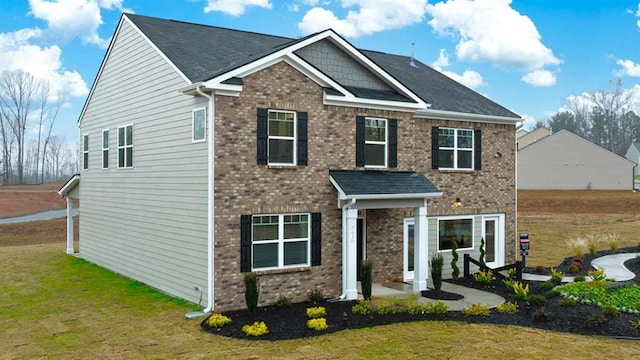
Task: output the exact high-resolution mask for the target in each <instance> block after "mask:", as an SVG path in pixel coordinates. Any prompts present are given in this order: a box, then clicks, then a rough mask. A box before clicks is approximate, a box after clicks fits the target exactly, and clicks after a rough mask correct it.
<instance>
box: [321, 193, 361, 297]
mask: <svg viewBox="0 0 640 360" xmlns="http://www.w3.org/2000/svg"><path fill="white" fill-rule="evenodd" d="M355 203H356V199H351V201H349V202H348V203H346V204H344V205H343V206H342V224H343V226H345V225H344V224H345V218H346V216H345V214H346V213H345V211H347V209H348V208H350V207H351V206H353V205H354V204H355ZM344 235H345V234H344V231H343V233H342V267H343V269H344V267H345V266H346V265H345V264H346V263H347V241H346V239H345V238H344ZM346 282H347V273H346V272H345V271H344V270H342V294H341V295H340V296H339V297H337V298H335V299H329V300H327V301H329V302H335V301H342V300H344V299H346V297H347V294H346V293H345V292H344V291H345V287H344V284H345V283H346Z"/></svg>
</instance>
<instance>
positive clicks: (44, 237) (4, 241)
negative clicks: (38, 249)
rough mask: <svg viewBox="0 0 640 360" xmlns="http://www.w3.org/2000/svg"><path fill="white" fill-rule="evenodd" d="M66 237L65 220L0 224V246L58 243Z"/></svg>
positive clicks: (76, 222)
mask: <svg viewBox="0 0 640 360" xmlns="http://www.w3.org/2000/svg"><path fill="white" fill-rule="evenodd" d="M73 221H74V230H75V239H78V228H79V227H78V218H77V217H75V218H74V219H73ZM66 238H67V220H66V219H65V218H62V219H53V220H46V221H30V222H26V223H16V224H3V225H0V246H15V245H37V244H53V243H57V244H60V246H61V248H62V247H63V246H64V244H65V242H66Z"/></svg>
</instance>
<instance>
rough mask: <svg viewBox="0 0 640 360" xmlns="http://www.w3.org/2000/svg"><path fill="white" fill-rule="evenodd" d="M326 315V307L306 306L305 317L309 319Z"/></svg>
mask: <svg viewBox="0 0 640 360" xmlns="http://www.w3.org/2000/svg"><path fill="white" fill-rule="evenodd" d="M326 316H327V309H325V308H324V307H322V306H318V307H311V308H307V317H308V318H309V319H318V318H323V317H326Z"/></svg>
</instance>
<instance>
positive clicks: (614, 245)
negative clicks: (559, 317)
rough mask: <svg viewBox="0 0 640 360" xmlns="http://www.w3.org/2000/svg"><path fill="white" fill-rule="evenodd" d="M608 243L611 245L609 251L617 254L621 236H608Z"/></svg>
mask: <svg viewBox="0 0 640 360" xmlns="http://www.w3.org/2000/svg"><path fill="white" fill-rule="evenodd" d="M607 243H608V244H609V250H611V251H612V252H617V251H618V247H619V246H620V235H618V234H615V233H613V234H608V235H607Z"/></svg>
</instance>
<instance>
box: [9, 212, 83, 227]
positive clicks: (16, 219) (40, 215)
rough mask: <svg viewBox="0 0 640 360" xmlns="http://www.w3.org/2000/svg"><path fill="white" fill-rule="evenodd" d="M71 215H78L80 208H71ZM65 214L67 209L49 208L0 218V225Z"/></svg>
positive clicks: (61, 216) (60, 216)
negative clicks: (23, 214)
mask: <svg viewBox="0 0 640 360" xmlns="http://www.w3.org/2000/svg"><path fill="white" fill-rule="evenodd" d="M71 214H72V216H78V215H79V214H80V209H73V210H71ZM65 216H67V210H49V211H43V212H39V213H36V214H31V215H25V216H17V217H11V218H4V219H0V225H2V224H15V223H22V222H29V221H41V220H51V219H58V218H63V217H65Z"/></svg>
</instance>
